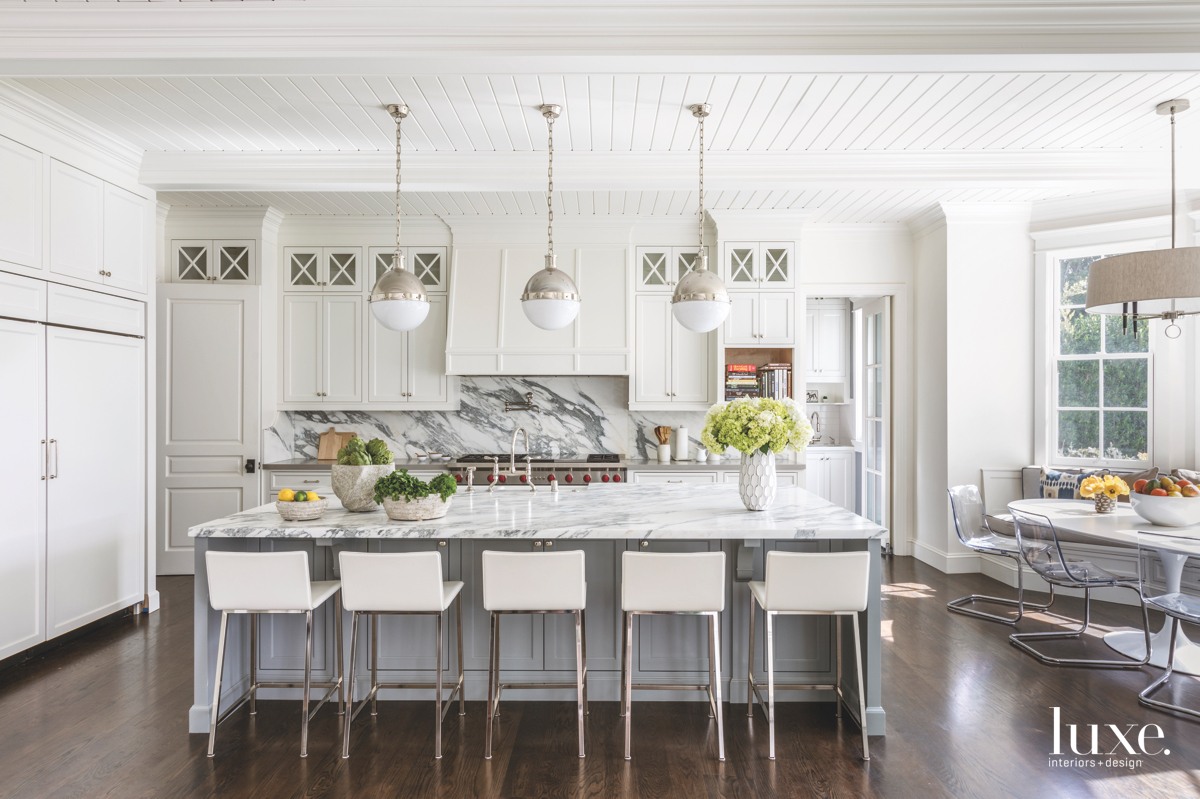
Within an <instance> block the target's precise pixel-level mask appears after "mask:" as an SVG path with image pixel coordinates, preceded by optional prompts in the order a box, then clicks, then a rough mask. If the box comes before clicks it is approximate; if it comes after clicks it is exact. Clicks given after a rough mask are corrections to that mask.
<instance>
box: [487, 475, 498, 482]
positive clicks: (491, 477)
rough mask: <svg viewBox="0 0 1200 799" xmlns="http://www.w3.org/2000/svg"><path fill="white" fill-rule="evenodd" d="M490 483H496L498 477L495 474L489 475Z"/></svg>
mask: <svg viewBox="0 0 1200 799" xmlns="http://www.w3.org/2000/svg"><path fill="white" fill-rule="evenodd" d="M488 482H489V483H494V482H496V475H494V474H489V475H488Z"/></svg>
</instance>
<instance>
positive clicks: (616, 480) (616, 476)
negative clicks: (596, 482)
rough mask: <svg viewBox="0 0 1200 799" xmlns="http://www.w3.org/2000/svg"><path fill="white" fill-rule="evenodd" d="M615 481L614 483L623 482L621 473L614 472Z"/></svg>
mask: <svg viewBox="0 0 1200 799" xmlns="http://www.w3.org/2000/svg"><path fill="white" fill-rule="evenodd" d="M613 482H614V483H619V482H621V475H619V474H614V475H613Z"/></svg>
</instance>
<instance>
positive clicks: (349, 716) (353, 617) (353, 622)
mask: <svg viewBox="0 0 1200 799" xmlns="http://www.w3.org/2000/svg"><path fill="white" fill-rule="evenodd" d="M360 615H362V614H360V613H359V612H358V611H357V610H354V611H351V612H350V673H349V675H348V676H347V679H348V680H349V681H350V693H349V700H350V704H349V706H348V707H347V708H346V723H345V726H344V727H343V728H342V757H343V758H347V757H350V722H351V721H353V720H354V716H355V713H354V712H353V711H354V665H355V660H356V659H357V658H356V652H357V650H358V646H357V644H358V617H359V616H360Z"/></svg>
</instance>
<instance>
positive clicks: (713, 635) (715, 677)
mask: <svg viewBox="0 0 1200 799" xmlns="http://www.w3.org/2000/svg"><path fill="white" fill-rule="evenodd" d="M717 616H718V614H716V613H712V614H710V616H709V618H710V619H711V627H710V628H709V638H708V663H709V670H710V673H711V676H710V678H709V680H710V682H709V690H710V691H711V692H712V693H713V694H714V696H713V702H714V704H715V705H716V709H717V760H720V761H722V762H724V761H725V718H724V716H725V714H724V711H723V710H722V709H721V633H720V627H719V625H720V620H719V619H718V618H717Z"/></svg>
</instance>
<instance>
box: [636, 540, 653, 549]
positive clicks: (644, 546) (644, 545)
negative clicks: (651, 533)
mask: <svg viewBox="0 0 1200 799" xmlns="http://www.w3.org/2000/svg"><path fill="white" fill-rule="evenodd" d="M638 546H640V547H641V548H642V549H646V548H648V547H649V546H650V542H649V541H642V542H641V543H640V544H638Z"/></svg>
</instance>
